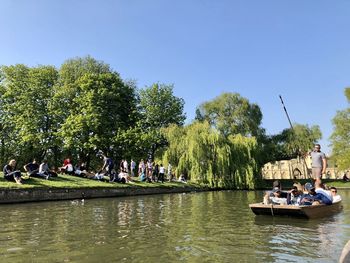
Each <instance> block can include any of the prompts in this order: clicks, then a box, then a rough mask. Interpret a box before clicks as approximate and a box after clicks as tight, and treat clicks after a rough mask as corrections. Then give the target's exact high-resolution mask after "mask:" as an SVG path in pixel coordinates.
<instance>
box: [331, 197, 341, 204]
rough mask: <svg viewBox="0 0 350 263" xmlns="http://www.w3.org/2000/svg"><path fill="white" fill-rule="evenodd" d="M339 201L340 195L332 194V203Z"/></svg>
mask: <svg viewBox="0 0 350 263" xmlns="http://www.w3.org/2000/svg"><path fill="white" fill-rule="evenodd" d="M340 201H341V196H340V195H335V196H333V203H336V202H340Z"/></svg>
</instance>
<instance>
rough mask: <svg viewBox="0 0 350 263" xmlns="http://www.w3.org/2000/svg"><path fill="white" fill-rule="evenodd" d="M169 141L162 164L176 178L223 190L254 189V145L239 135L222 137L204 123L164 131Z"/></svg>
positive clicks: (249, 139) (248, 139)
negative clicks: (172, 171) (173, 171)
mask: <svg viewBox="0 0 350 263" xmlns="http://www.w3.org/2000/svg"><path fill="white" fill-rule="evenodd" d="M163 133H164V136H165V137H166V138H167V140H168V142H169V146H168V147H167V148H166V150H165V153H164V156H163V163H165V164H168V163H171V164H172V165H174V167H175V168H176V171H177V175H180V174H185V175H186V176H187V178H188V179H190V180H191V181H195V182H197V183H201V184H206V185H211V186H216V187H224V188H240V189H242V188H251V189H252V188H254V185H255V177H254V174H256V173H257V172H258V169H257V165H256V162H255V159H256V154H257V143H256V139H255V138H254V137H252V138H247V137H244V136H242V135H240V134H238V135H229V136H228V137H226V136H224V135H223V134H221V133H220V132H218V131H217V130H216V129H214V128H212V127H211V126H210V124H209V123H208V122H207V121H203V122H199V121H196V122H194V123H192V124H190V125H187V126H185V127H179V126H177V125H171V126H169V127H168V128H166V129H163Z"/></svg>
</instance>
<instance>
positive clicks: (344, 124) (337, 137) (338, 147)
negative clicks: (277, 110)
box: [330, 88, 350, 169]
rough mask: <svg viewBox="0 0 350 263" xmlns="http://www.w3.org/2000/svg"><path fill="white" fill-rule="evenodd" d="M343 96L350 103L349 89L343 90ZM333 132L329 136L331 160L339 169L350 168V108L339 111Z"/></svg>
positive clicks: (334, 121)
mask: <svg viewBox="0 0 350 263" xmlns="http://www.w3.org/2000/svg"><path fill="white" fill-rule="evenodd" d="M345 96H346V98H347V100H348V103H350V88H346V89H345ZM333 126H334V130H333V133H332V135H331V138H330V140H331V144H332V158H333V159H334V160H335V161H336V163H337V165H338V167H339V168H340V169H349V167H350V108H349V107H348V108H346V109H344V110H340V111H338V112H337V114H336V115H335V117H334V118H333Z"/></svg>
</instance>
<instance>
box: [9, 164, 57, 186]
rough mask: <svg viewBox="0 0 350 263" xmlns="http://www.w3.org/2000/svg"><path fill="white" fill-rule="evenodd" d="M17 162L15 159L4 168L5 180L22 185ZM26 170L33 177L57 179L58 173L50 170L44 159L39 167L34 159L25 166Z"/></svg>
mask: <svg viewBox="0 0 350 263" xmlns="http://www.w3.org/2000/svg"><path fill="white" fill-rule="evenodd" d="M16 166H17V162H16V160H15V159H12V160H10V161H9V163H8V164H6V165H5V166H4V168H3V173H4V178H5V179H6V180H8V181H14V182H16V183H17V184H22V181H23V180H22V174H21V171H20V170H17V167H16ZM23 168H24V170H25V171H26V173H27V174H28V176H31V177H39V178H44V179H47V180H48V179H49V178H50V177H56V176H57V173H56V172H55V171H52V170H51V169H50V168H49V165H48V163H47V160H46V159H44V160H43V161H42V163H41V164H40V165H39V164H38V163H37V162H36V160H35V159H34V160H33V161H32V162H30V163H28V164H26V165H24V167H23Z"/></svg>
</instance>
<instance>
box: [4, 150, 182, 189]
mask: <svg viewBox="0 0 350 263" xmlns="http://www.w3.org/2000/svg"><path fill="white" fill-rule="evenodd" d="M97 156H98V157H100V158H101V159H103V166H102V168H101V169H100V170H99V171H98V172H96V173H95V172H91V171H88V170H87V168H86V165H85V163H80V164H78V165H76V166H74V165H73V164H72V162H71V160H70V159H69V158H67V159H65V160H64V161H63V165H62V166H61V167H59V168H58V170H57V171H55V170H53V169H50V168H49V165H48V163H47V160H46V159H44V160H43V161H42V163H41V164H40V165H39V164H38V163H37V162H36V160H35V159H33V161H32V162H30V163H28V164H26V165H24V167H23V168H24V170H25V172H26V173H27V175H28V176H29V177H38V178H43V179H46V180H49V179H50V178H51V177H55V176H57V174H58V173H64V174H69V175H74V176H79V177H84V178H88V179H94V180H100V181H109V182H118V183H128V182H132V177H135V176H136V173H137V174H138V176H139V178H140V181H141V182H162V183H164V181H165V180H166V176H167V177H168V179H169V180H170V181H171V180H173V171H172V166H171V165H170V164H169V165H168V167H167V174H166V169H165V167H164V166H163V164H160V165H158V164H156V163H155V162H152V161H151V160H148V161H147V162H146V163H145V162H144V160H143V159H142V160H141V161H140V163H139V165H138V170H137V171H136V162H134V160H133V159H131V162H130V165H129V164H128V162H127V160H122V161H121V162H120V166H119V170H117V169H118V168H117V167H116V166H115V163H114V161H113V160H112V158H110V157H107V156H106V155H105V154H104V153H103V152H102V151H99V152H98V153H97ZM16 165H17V163H16V160H14V159H13V160H10V161H9V163H8V164H6V165H5V166H4V168H3V173H4V178H5V179H6V180H8V181H14V182H16V183H18V184H22V182H23V180H22V174H21V171H20V170H17V168H16ZM179 181H180V182H184V183H186V179H185V177H184V175H181V176H180V178H179Z"/></svg>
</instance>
